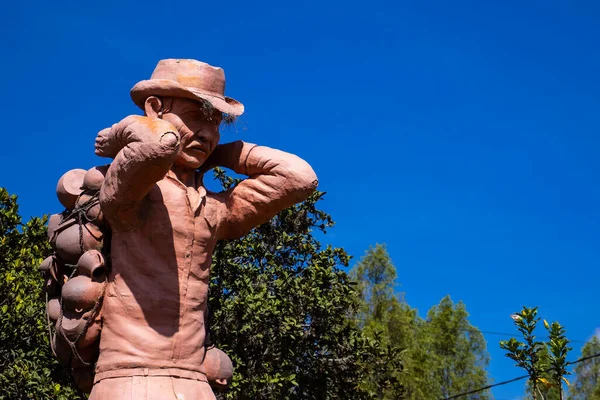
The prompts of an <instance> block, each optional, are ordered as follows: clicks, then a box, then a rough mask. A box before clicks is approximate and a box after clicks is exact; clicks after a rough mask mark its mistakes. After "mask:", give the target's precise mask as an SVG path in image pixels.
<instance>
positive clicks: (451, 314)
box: [419, 296, 490, 400]
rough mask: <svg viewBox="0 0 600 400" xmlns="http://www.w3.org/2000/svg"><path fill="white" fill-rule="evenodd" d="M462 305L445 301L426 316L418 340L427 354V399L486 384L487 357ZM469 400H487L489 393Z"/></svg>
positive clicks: (461, 303)
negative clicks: (420, 339) (420, 340)
mask: <svg viewBox="0 0 600 400" xmlns="http://www.w3.org/2000/svg"><path fill="white" fill-rule="evenodd" d="M468 317H469V313H468V312H467V308H466V306H465V304H464V303H463V302H458V303H454V302H453V301H452V300H451V298H450V296H446V297H444V298H443V299H442V300H441V301H440V303H439V304H438V305H436V306H433V307H432V308H431V309H430V310H429V312H428V313H427V321H426V323H425V324H423V325H422V329H421V332H420V335H419V336H420V337H421V338H422V340H423V343H422V344H421V346H422V348H424V349H426V350H427V353H426V354H427V355H428V357H427V360H426V362H427V364H426V365H427V370H425V371H423V372H424V373H425V377H426V378H425V381H424V383H425V384H426V389H422V391H425V390H427V392H428V393H429V395H428V397H427V398H428V399H429V398H431V399H434V398H435V399H439V398H443V397H449V396H452V395H455V394H458V393H462V392H467V391H470V390H475V389H479V388H481V387H483V386H486V385H488V384H489V381H488V376H487V372H486V367H487V366H488V364H489V355H488V353H487V350H486V343H485V339H484V338H483V335H482V333H481V332H480V331H479V329H477V328H476V327H474V326H473V325H471V323H470V322H469V320H468ZM469 398H470V399H472V400H475V399H477V400H483V399H489V398H490V394H489V392H488V391H485V392H480V393H477V394H473V395H470V397H469Z"/></svg>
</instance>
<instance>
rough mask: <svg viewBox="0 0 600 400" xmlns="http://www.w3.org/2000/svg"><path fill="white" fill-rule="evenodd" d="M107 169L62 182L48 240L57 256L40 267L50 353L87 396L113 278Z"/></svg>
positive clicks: (71, 173) (72, 173) (69, 174)
mask: <svg viewBox="0 0 600 400" xmlns="http://www.w3.org/2000/svg"><path fill="white" fill-rule="evenodd" d="M107 169H108V166H102V167H94V168H92V169H90V170H88V171H85V170H82V169H74V170H71V171H69V172H67V173H66V174H64V175H63V176H62V177H61V178H60V180H59V181H58V185H57V187H56V194H57V196H58V199H59V201H60V202H61V204H62V205H63V206H64V207H65V211H64V212H62V213H61V214H54V215H52V216H51V217H50V220H49V222H48V239H49V240H50V243H51V244H52V247H53V249H54V254H53V255H51V256H50V257H48V258H46V259H45V260H44V261H43V262H42V264H41V265H40V270H41V271H42V273H43V274H44V279H45V286H44V291H45V292H46V296H47V299H48V300H47V303H46V314H47V316H48V320H49V321H50V323H51V324H52V325H53V326H54V330H53V331H54V333H53V335H52V339H51V340H52V350H53V351H54V354H55V355H56V357H57V358H58V359H59V360H60V361H61V363H63V364H64V365H65V366H67V367H70V368H71V372H72V375H73V377H74V378H75V382H76V383H77V385H78V386H79V388H80V389H81V390H83V391H84V392H87V393H89V391H90V390H91V388H92V385H93V381H94V364H95V362H96V360H97V358H98V354H99V339H100V331H101V320H100V307H101V303H102V297H103V295H104V288H105V285H106V280H107V278H108V272H109V260H108V259H107V258H108V257H107V255H106V254H105V252H104V251H103V249H104V241H105V239H106V237H105V236H106V235H107V234H109V232H110V228H109V227H108V225H107V223H106V221H105V220H104V218H103V216H102V211H101V209H100V203H99V200H98V193H99V190H100V187H101V186H102V182H103V181H104V175H105V174H106V171H107ZM107 242H108V240H107Z"/></svg>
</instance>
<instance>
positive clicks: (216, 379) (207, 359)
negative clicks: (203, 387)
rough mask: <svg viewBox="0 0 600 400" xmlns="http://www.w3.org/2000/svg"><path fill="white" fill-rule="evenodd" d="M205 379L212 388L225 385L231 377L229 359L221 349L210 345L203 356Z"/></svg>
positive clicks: (231, 367) (231, 365) (231, 370)
mask: <svg viewBox="0 0 600 400" xmlns="http://www.w3.org/2000/svg"><path fill="white" fill-rule="evenodd" d="M203 365H204V371H205V373H206V379H207V380H208V382H209V383H210V385H211V386H213V387H214V388H224V387H227V385H228V383H229V382H231V378H232V377H233V364H232V363H231V359H230V358H229V357H228V356H227V354H225V353H224V352H223V351H222V350H219V349H218V348H216V347H210V348H208V350H207V351H206V354H205V356H204V363H203Z"/></svg>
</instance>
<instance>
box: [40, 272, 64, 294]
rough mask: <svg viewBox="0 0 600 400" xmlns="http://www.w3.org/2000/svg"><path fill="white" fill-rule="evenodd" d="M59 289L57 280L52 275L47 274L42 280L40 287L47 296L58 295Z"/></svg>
mask: <svg viewBox="0 0 600 400" xmlns="http://www.w3.org/2000/svg"><path fill="white" fill-rule="evenodd" d="M61 283H62V282H61ZM59 289H60V286H59V285H58V282H57V281H56V280H55V279H54V278H53V277H51V276H48V277H47V278H46V281H45V282H44V286H43V288H42V290H43V291H44V293H46V294H47V295H48V297H55V296H58V294H59Z"/></svg>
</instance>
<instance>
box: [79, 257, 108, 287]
mask: <svg viewBox="0 0 600 400" xmlns="http://www.w3.org/2000/svg"><path fill="white" fill-rule="evenodd" d="M77 270H78V271H79V275H85V276H88V277H90V278H92V279H93V280H95V281H98V282H102V281H104V280H105V279H106V276H107V275H108V270H107V268H106V263H105V261H104V256H103V255H102V253H101V252H99V251H98V250H88V251H86V252H85V253H83V255H82V256H81V257H79V261H77Z"/></svg>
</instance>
